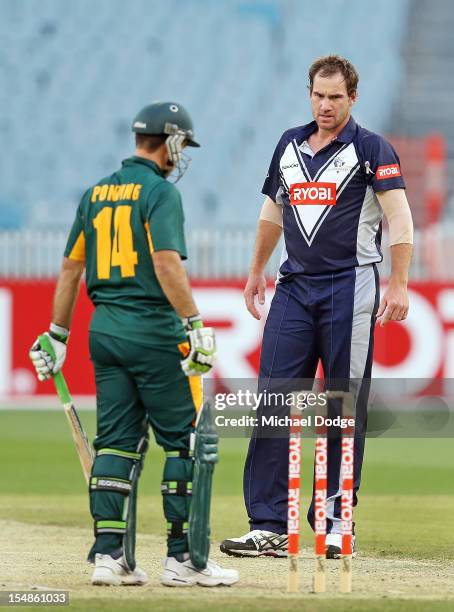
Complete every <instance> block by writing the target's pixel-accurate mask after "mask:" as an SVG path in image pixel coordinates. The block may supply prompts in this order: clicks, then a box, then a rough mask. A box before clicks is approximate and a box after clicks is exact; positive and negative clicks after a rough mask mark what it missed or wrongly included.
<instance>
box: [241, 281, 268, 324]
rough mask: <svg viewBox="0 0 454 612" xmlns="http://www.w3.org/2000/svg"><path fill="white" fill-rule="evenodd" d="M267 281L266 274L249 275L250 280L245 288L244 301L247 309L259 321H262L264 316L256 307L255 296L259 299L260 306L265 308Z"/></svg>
mask: <svg viewBox="0 0 454 612" xmlns="http://www.w3.org/2000/svg"><path fill="white" fill-rule="evenodd" d="M265 289H266V279H265V275H264V274H249V278H248V280H247V283H246V287H245V288H244V301H245V303H246V308H247V309H248V310H249V312H250V313H251V315H252V316H253V317H254V319H257V321H260V319H261V318H262V315H261V314H260V313H259V311H258V310H257V308H256V306H255V296H256V295H258V297H259V304H260V305H261V306H263V304H264V303H265Z"/></svg>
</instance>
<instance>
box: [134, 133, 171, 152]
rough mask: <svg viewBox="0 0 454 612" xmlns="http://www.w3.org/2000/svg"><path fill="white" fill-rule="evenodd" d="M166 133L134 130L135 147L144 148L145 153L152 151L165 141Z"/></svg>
mask: <svg viewBox="0 0 454 612" xmlns="http://www.w3.org/2000/svg"><path fill="white" fill-rule="evenodd" d="M166 138H167V136H166V134H139V133H138V132H136V147H137V148H138V149H145V151H147V153H154V152H155V151H156V150H157V149H159V147H160V146H161V145H162V144H164V143H165V141H166Z"/></svg>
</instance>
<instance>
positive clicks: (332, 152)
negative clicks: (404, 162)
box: [262, 117, 405, 282]
mask: <svg viewBox="0 0 454 612" xmlns="http://www.w3.org/2000/svg"><path fill="white" fill-rule="evenodd" d="M316 129H317V124H316V122H315V121H312V122H311V123H308V124H307V125H303V126H300V127H296V128H292V129H290V130H287V131H286V132H284V134H283V135H282V137H281V139H280V140H279V143H278V145H277V147H276V149H275V151H274V155H273V158H272V160H271V164H270V168H269V171H268V175H267V177H266V180H265V183H264V185H263V189H262V193H264V194H265V195H267V196H269V197H270V198H271V199H272V200H274V202H276V203H277V204H280V205H281V206H282V207H283V223H284V239H285V248H284V252H283V255H282V260H281V266H280V270H279V280H280V282H283V281H285V280H286V279H289V278H290V277H291V276H292V275H293V274H298V273H304V274H323V273H326V272H335V271H338V270H344V269H347V268H354V267H356V266H361V265H367V264H371V263H376V262H380V261H381V260H382V254H381V249H380V241H381V221H382V218H383V211H382V208H381V206H380V204H379V201H378V198H377V196H376V192H377V191H387V190H389V189H402V188H405V183H404V180H403V178H402V174H401V170H400V162H399V158H398V156H397V153H396V152H395V150H394V149H393V147H392V146H391V145H390V144H389V143H388V142H387V141H386V140H385V139H384V138H382V137H381V136H379V135H378V134H374V133H373V132H370V131H369V130H366V129H364V128H362V127H361V126H360V125H358V124H357V123H355V121H354V120H353V117H350V120H349V122H348V123H347V125H346V126H345V127H344V129H343V130H342V131H341V132H340V134H338V136H337V138H335V139H334V140H332V141H331V142H330V143H329V144H328V145H327V146H325V147H324V148H323V149H321V150H320V151H318V152H317V153H316V154H315V155H314V154H313V153H312V152H311V150H310V147H309V146H308V144H307V139H308V138H309V136H310V135H311V134H312V133H313V132H315V131H316Z"/></svg>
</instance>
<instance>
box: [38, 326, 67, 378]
mask: <svg viewBox="0 0 454 612" xmlns="http://www.w3.org/2000/svg"><path fill="white" fill-rule="evenodd" d="M44 335H45V336H47V337H48V339H49V342H50V344H51V345H52V349H53V354H49V353H48V352H47V351H43V349H42V348H41V345H40V343H39V338H37V339H36V340H35V342H34V344H33V346H32V347H31V349H30V352H29V356H30V359H31V360H32V363H33V365H34V366H35V370H36V374H37V376H38V380H48V379H49V378H50V377H51V376H52V375H53V374H56V373H57V372H59V371H60V370H61V368H62V366H63V362H64V361H65V357H66V343H67V342H68V336H69V330H68V329H65V328H64V327H60V326H59V325H55V323H51V324H50V328H49V331H48V332H45V334H44Z"/></svg>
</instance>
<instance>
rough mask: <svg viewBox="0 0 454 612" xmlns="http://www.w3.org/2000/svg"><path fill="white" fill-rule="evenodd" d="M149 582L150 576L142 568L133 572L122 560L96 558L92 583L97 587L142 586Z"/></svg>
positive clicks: (99, 556)
mask: <svg viewBox="0 0 454 612" xmlns="http://www.w3.org/2000/svg"><path fill="white" fill-rule="evenodd" d="M147 582H148V576H147V574H146V572H144V571H143V570H142V569H140V567H136V569H135V570H134V571H133V572H131V571H130V570H129V569H127V568H126V567H125V566H124V565H123V563H122V558H121V557H120V558H119V559H114V558H113V557H111V556H110V555H101V554H100V553H97V554H96V556H95V570H94V572H93V575H92V577H91V583H92V584H94V585H96V586H141V585H143V584H146V583H147Z"/></svg>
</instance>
